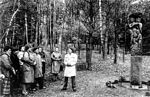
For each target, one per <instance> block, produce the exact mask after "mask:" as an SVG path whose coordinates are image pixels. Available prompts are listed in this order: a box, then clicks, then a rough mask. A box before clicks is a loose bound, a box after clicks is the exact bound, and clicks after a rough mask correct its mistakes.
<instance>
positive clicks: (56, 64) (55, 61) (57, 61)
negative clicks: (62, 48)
mask: <svg viewBox="0 0 150 97" xmlns="http://www.w3.org/2000/svg"><path fill="white" fill-rule="evenodd" d="M51 59H52V74H53V75H54V77H55V80H57V79H59V77H58V74H59V72H60V65H61V59H62V56H61V53H60V52H59V48H58V47H55V51H54V52H53V53H52V54H51Z"/></svg>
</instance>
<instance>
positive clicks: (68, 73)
mask: <svg viewBox="0 0 150 97" xmlns="http://www.w3.org/2000/svg"><path fill="white" fill-rule="evenodd" d="M77 59H78V56H77V54H75V53H71V54H66V55H65V58H64V64H65V71H64V76H65V77H72V76H76V66H75V65H76V63H77ZM68 65H69V66H68Z"/></svg>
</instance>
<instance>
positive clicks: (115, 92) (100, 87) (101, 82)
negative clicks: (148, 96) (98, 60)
mask: <svg viewBox="0 0 150 97" xmlns="http://www.w3.org/2000/svg"><path fill="white" fill-rule="evenodd" d="M115 79H117V77H116V76H106V75H105V74H101V72H93V71H81V72H78V76H77V78H76V83H77V92H72V90H71V88H70V87H71V86H70V84H69V88H68V90H67V91H63V92H62V91H60V90H61V88H62V83H63V82H62V81H58V82H54V83H51V84H50V85H49V86H48V87H47V89H45V90H40V91H37V92H35V93H34V94H31V95H29V96H30V97H144V96H143V95H144V92H142V91H138V90H129V89H125V88H121V87H117V88H116V89H109V88H107V87H106V86H105V83H106V82H107V81H110V80H111V81H112V80H115ZM69 82H70V80H69Z"/></svg>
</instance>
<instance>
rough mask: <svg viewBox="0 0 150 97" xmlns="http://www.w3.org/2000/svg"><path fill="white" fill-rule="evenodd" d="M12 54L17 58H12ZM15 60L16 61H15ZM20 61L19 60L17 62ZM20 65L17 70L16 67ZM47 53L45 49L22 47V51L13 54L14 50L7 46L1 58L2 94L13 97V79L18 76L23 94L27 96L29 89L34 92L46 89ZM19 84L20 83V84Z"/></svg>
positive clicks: (0, 77)
mask: <svg viewBox="0 0 150 97" xmlns="http://www.w3.org/2000/svg"><path fill="white" fill-rule="evenodd" d="M12 54H14V55H15V56H16V57H15V58H12ZM13 59H15V60H13ZM16 59H18V60H16ZM16 61H18V63H19V65H18V66H17V68H15V66H14V65H17V64H16V63H17V62H16ZM44 74H45V53H44V52H43V48H41V47H39V48H32V47H30V46H23V47H21V49H20V51H19V50H16V51H15V52H12V48H11V47H9V46H6V47H5V48H4V52H3V54H2V55H1V57H0V79H1V80H3V84H2V91H1V92H2V94H3V95H5V96H8V97H9V96H10V95H11V89H13V87H11V84H13V83H12V82H13V81H12V80H11V79H13V78H12V77H14V76H17V78H18V79H19V80H20V86H21V87H22V94H24V95H27V94H28V91H27V88H28V87H30V89H32V90H37V89H38V88H39V89H43V88H45V86H44ZM18 84H19V83H18Z"/></svg>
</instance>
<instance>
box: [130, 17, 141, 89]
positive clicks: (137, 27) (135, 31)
mask: <svg viewBox="0 0 150 97" xmlns="http://www.w3.org/2000/svg"><path fill="white" fill-rule="evenodd" d="M139 19H140V18H136V21H133V22H132V23H130V24H129V27H130V29H129V30H130V34H131V74H130V75H131V76H130V84H131V86H132V85H139V87H142V81H141V68H142V56H141V55H142V33H141V31H142V30H141V29H142V23H140V21H139Z"/></svg>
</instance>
